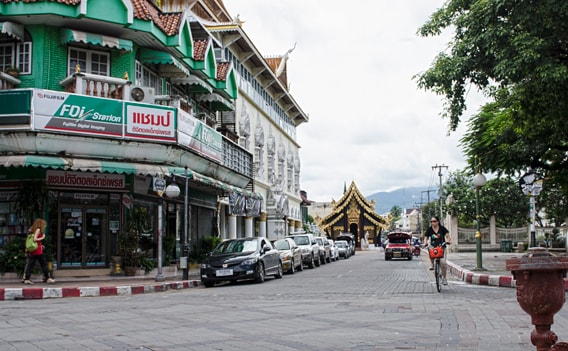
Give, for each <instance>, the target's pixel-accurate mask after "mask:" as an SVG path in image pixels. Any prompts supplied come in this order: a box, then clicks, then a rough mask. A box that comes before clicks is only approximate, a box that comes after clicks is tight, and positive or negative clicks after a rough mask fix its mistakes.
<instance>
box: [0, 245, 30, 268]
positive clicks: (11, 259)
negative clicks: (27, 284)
mask: <svg viewBox="0 0 568 351" xmlns="http://www.w3.org/2000/svg"><path fill="white" fill-rule="evenodd" d="M25 246H26V237H25V236H23V235H22V236H16V237H13V238H12V239H11V240H10V241H9V242H7V243H6V244H4V246H3V247H2V251H1V252H0V275H4V274H5V273H6V272H15V273H18V275H22V274H23V273H24V269H25V267H26V254H25V252H24V247H25Z"/></svg>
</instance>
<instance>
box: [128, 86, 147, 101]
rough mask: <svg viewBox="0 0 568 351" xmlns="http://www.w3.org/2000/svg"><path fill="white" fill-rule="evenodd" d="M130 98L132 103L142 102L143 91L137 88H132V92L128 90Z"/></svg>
mask: <svg viewBox="0 0 568 351" xmlns="http://www.w3.org/2000/svg"><path fill="white" fill-rule="evenodd" d="M130 96H131V97H132V100H134V101H142V100H144V90H142V89H141V88H138V87H135V88H132V90H130Z"/></svg>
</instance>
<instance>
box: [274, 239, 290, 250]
mask: <svg viewBox="0 0 568 351" xmlns="http://www.w3.org/2000/svg"><path fill="white" fill-rule="evenodd" d="M274 247H275V248H276V249H277V250H290V243H289V242H288V240H277V241H275V242H274Z"/></svg>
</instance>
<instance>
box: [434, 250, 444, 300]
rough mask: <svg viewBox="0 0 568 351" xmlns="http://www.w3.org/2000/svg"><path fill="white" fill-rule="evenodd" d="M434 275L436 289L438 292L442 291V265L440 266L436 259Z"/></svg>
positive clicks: (438, 260)
mask: <svg viewBox="0 0 568 351" xmlns="http://www.w3.org/2000/svg"><path fill="white" fill-rule="evenodd" d="M434 275H435V276H436V289H438V292H441V291H442V265H441V264H440V259H439V258H438V259H436V261H435V262H434Z"/></svg>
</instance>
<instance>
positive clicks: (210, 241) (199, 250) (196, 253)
mask: <svg viewBox="0 0 568 351" xmlns="http://www.w3.org/2000/svg"><path fill="white" fill-rule="evenodd" d="M222 241H223V239H222V238H220V237H217V236H206V237H204V238H203V239H201V242H200V245H195V244H194V245H193V250H191V252H190V254H189V260H190V261H191V262H195V263H201V262H202V261H203V259H204V258H205V257H206V256H207V255H208V254H209V253H210V252H211V251H213V249H215V247H217V245H219V244H220V243H221V242H222Z"/></svg>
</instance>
